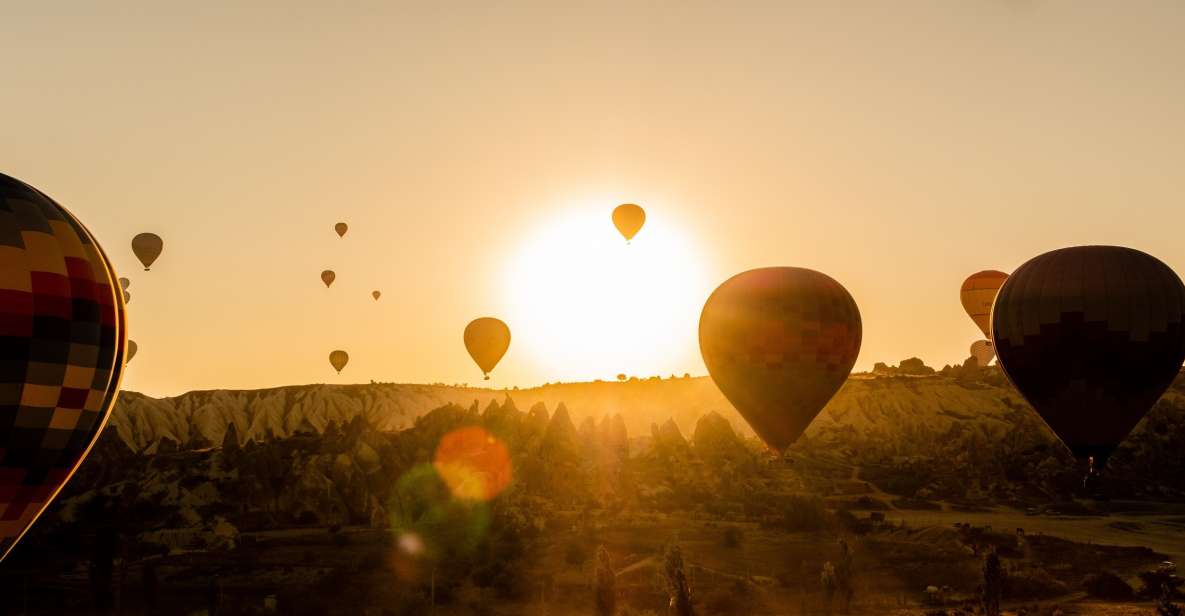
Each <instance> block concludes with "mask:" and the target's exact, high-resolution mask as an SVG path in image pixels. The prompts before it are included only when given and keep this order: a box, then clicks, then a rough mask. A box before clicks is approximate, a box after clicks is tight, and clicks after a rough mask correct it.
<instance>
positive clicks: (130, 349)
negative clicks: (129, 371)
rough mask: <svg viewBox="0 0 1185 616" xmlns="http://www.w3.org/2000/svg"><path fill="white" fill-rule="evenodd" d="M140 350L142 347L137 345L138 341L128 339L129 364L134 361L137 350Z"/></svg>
mask: <svg viewBox="0 0 1185 616" xmlns="http://www.w3.org/2000/svg"><path fill="white" fill-rule="evenodd" d="M139 350H140V347H139V346H137V345H136V341H135V340H130V339H129V340H128V361H127V363H129V364H130V363H132V358H133V357H135V356H136V351H139Z"/></svg>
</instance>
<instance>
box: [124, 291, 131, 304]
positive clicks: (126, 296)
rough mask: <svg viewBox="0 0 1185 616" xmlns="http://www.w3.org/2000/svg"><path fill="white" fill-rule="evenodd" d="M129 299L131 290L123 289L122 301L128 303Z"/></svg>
mask: <svg viewBox="0 0 1185 616" xmlns="http://www.w3.org/2000/svg"><path fill="white" fill-rule="evenodd" d="M131 301H132V292H131V291H124V292H123V303H125V304H128V303H131Z"/></svg>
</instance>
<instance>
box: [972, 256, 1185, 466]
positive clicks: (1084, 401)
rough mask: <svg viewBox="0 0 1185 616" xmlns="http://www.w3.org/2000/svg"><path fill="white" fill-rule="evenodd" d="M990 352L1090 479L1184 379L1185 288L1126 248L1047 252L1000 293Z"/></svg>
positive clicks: (1024, 267)
mask: <svg viewBox="0 0 1185 616" xmlns="http://www.w3.org/2000/svg"><path fill="white" fill-rule="evenodd" d="M992 342H993V343H994V346H995V348H996V357H997V361H998V362H999V364H1000V366H1001V367H1002V368H1003V370H1004V373H1005V374H1006V375H1008V378H1009V380H1011V381H1012V383H1013V385H1015V386H1016V389H1017V390H1019V391H1020V393H1021V394H1022V395H1024V397H1025V399H1026V400H1028V401H1029V404H1031V405H1032V406H1033V408H1034V409H1036V411H1037V413H1039V414H1040V415H1041V418H1042V419H1044V420H1045V423H1046V424H1048V425H1049V427H1050V429H1052V430H1053V432H1054V433H1055V434H1057V436H1058V438H1060V439H1061V440H1062V442H1063V443H1065V444H1066V446H1067V447H1068V448H1069V449H1070V451H1071V452H1072V453H1073V454H1074V455H1075V456H1076V457H1078V458H1079V459H1082V460H1087V461H1092V462H1093V465H1092V466H1093V467H1094V468H1093V469H1092V473H1091V474H1092V475H1093V470H1094V469H1098V470H1101V469H1102V467H1103V465H1104V464H1105V463H1106V461H1107V458H1108V457H1109V456H1110V455H1111V453H1112V452H1113V451H1115V448H1116V447H1117V446H1118V445H1119V443H1120V442H1121V441H1122V440H1123V439H1124V437H1126V436H1127V434H1128V433H1129V432H1131V429H1132V428H1133V427H1135V425H1136V424H1137V423H1139V421H1140V419H1141V418H1142V417H1143V416H1144V413H1146V412H1147V411H1148V409H1149V408H1151V407H1152V405H1153V404H1155V403H1156V401H1157V400H1158V399H1159V398H1160V396H1161V394H1163V393H1164V391H1165V389H1167V388H1168V386H1169V385H1170V384H1171V383H1172V381H1173V379H1174V378H1175V377H1176V376H1177V373H1178V371H1180V369H1181V362H1182V361H1183V360H1185V286H1182V284H1181V279H1180V278H1178V277H1177V274H1176V273H1174V272H1173V270H1172V269H1170V268H1169V267H1168V266H1167V265H1165V264H1164V263H1161V262H1160V261H1159V260H1158V259H1156V258H1155V257H1152V256H1150V255H1147V254H1145V253H1143V252H1140V251H1138V250H1133V249H1131V248H1122V247H1119V246H1077V247H1073V248H1063V249H1061V250H1054V251H1052V252H1047V253H1045V254H1043V255H1039V256H1037V257H1034V258H1032V259H1030V260H1029V261H1028V262H1026V263H1025V264H1024V265H1022V266H1020V267H1019V268H1018V269H1017V270H1016V271H1015V272H1014V273H1013V274H1012V276H1011V277H1009V279H1008V281H1007V282H1005V283H1004V286H1003V287H1001V288H1000V293H999V295H998V296H997V297H996V303H995V308H994V309H993V310H992ZM1091 458H1093V460H1091ZM1088 479H1089V477H1088Z"/></svg>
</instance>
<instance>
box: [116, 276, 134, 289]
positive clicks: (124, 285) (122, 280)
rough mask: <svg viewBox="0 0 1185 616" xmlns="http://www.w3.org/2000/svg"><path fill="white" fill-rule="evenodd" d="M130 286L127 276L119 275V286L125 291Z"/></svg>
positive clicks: (130, 282)
mask: <svg viewBox="0 0 1185 616" xmlns="http://www.w3.org/2000/svg"><path fill="white" fill-rule="evenodd" d="M130 286H132V281H131V280H128V279H127V278H123V277H120V279H119V288H121V289H123V290H124V291H127V290H128V287H130Z"/></svg>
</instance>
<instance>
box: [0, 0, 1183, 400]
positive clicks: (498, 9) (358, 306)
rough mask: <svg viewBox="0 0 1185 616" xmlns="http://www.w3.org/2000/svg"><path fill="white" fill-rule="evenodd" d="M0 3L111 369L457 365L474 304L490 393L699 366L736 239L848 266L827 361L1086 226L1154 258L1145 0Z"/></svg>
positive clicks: (30, 165) (746, 253)
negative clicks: (77, 233)
mask: <svg viewBox="0 0 1185 616" xmlns="http://www.w3.org/2000/svg"><path fill="white" fill-rule="evenodd" d="M25 4H26V5H27V6H23V7H18V8H12V7H6V8H2V9H0V57H3V58H5V63H4V64H5V68H4V77H3V81H2V82H0V112H2V116H0V171H3V172H5V173H8V174H10V175H13V176H15V177H18V178H20V179H23V180H25V181H27V182H29V183H31V184H33V185H34V186H37V187H38V188H40V189H42V190H44V191H45V192H47V193H48V194H50V195H51V196H52V197H54V198H56V199H57V200H59V201H60V202H61V203H63V204H64V205H65V206H67V207H68V208H70V209H72V210H73V211H74V212H75V213H76V214H78V215H79V216H80V217H81V218H82V219H83V221H84V222H85V223H86V224H87V225H88V226H89V227H90V228H91V230H92V231H94V232H95V234H96V235H97V236H98V238H99V240H100V242H101V243H102V244H103V246H104V247H105V248H106V250H107V252H108V253H109V254H110V255H111V256H112V258H113V259H114V261H115V262H116V266H117V268H118V269H119V272H120V274H121V275H126V276H128V277H129V278H131V279H132V286H131V289H130V291H131V293H132V297H133V299H132V302H131V305H130V306H129V318H130V331H131V337H132V338H133V339H134V340H136V341H137V342H138V343H139V347H140V349H139V355H138V356H137V357H136V360H135V361H133V362H132V364H131V366H130V368H129V371H128V375H127V377H126V379H125V387H126V388H129V389H135V390H140V391H145V392H148V393H152V394H174V393H180V392H182V391H186V390H190V389H203V388H222V387H228V388H246V387H264V386H273V385H283V384H293V383H308V382H366V381H367V380H370V379H375V380H382V381H398V382H434V381H441V382H446V383H454V382H469V383H478V382H480V378H481V375H480V372H479V371H478V370H477V368H476V367H474V366H473V364H472V363H471V362H470V360H469V358H468V356H467V355H466V353H465V351H464V348H463V346H462V344H461V332H462V330H463V328H464V326H465V324H466V323H467V322H468V321H469V320H470V319H472V318H474V317H478V316H486V315H491V316H499V317H501V318H503V319H504V320H505V321H506V322H507V323H508V324H509V325H510V327H511V330H512V332H513V333H514V341H513V342H512V344H511V347H510V352H509V353H508V354H507V356H506V357H505V358H504V359H503V360H502V363H501V364H500V365H499V367H498V369H497V370H496V371H495V373H494V375H495V378H494V381H492V382H491V383H492V384H493V385H495V386H498V387H503V386H510V385H523V386H526V385H533V384H538V383H542V382H545V381H554V380H557V379H565V380H574V379H591V378H612V377H613V376H614V375H615V374H616V373H617V372H619V371H624V372H628V373H630V374H639V375H648V374H659V373H661V374H664V375H665V374H669V373H671V372H676V373H683V372H691V373H693V374H703V373H704V368H703V363H702V361H701V360H700V358H699V352H698V348H697V346H696V329H695V326H696V321H697V319H698V314H699V309H700V307H701V306H702V303H703V300H704V299H706V298H707V295H708V293H710V291H711V290H712V289H713V288H714V287H715V286H716V285H717V284H719V283H720V282H722V281H723V280H724V279H726V278H727V277H728V276H730V275H732V274H734V273H737V272H740V271H743V270H746V269H750V268H753V267H760V266H768V265H796V266H803V267H809V268H813V269H818V270H821V271H823V272H826V273H828V274H829V275H831V276H833V277H834V278H836V279H837V280H839V281H840V282H841V283H842V284H844V285H845V286H846V287H847V288H848V290H849V291H850V292H851V293H852V295H853V297H854V298H855V299H856V301H857V303H858V304H859V306H860V310H861V313H862V315H863V320H864V344H863V348H862V351H861V354H860V359H859V362H858V363H857V369H866V368H868V367H870V366H871V365H872V363H873V362H876V361H889V362H896V361H897V360H899V359H901V358H903V357H907V356H911V355H917V356H920V357H922V358H924V359H925V360H926V361H927V362H928V363H930V364H931V365H935V364H937V365H939V366H940V365H942V364H943V363H951V362H956V361H962V359H963V358H964V357H966V356H967V349H968V346H969V345H970V343H971V342H972V341H974V340H976V339H977V337H978V336H977V329H976V327H975V326H974V324H973V323H972V322H971V320H970V319H969V318H967V316H966V315H965V314H964V313H963V311H962V309H961V306H960V304H959V300H958V288H959V284H960V282H961V281H962V280H963V278H964V277H965V276H966V275H967V274H969V273H971V272H974V271H977V270H980V269H987V268H993V269H1003V270H1006V271H1010V270H1012V269H1014V268H1015V267H1016V266H1018V265H1019V264H1020V263H1022V262H1023V261H1024V260H1025V259H1027V258H1029V257H1031V256H1033V255H1035V254H1037V253H1040V252H1043V251H1045V250H1048V249H1052V248H1057V247H1061V246H1066V245H1071V244H1082V243H1111V244H1123V245H1129V246H1133V247H1136V248H1140V249H1142V250H1145V251H1147V252H1149V253H1151V254H1153V255H1156V256H1158V257H1159V258H1161V259H1162V260H1164V261H1165V262H1166V263H1168V264H1169V265H1170V266H1172V267H1174V269H1176V270H1177V271H1178V272H1182V271H1185V243H1183V242H1182V241H1181V238H1182V235H1183V229H1185V205H1183V197H1185V184H1183V182H1182V177H1183V176H1182V169H1185V37H1182V36H1181V32H1183V31H1185V4H1183V3H1181V2H1178V1H1176V0H1165V1H1162V2H1153V1H1147V2H1131V3H1115V2H1101V1H1100V2H1094V1H1083V0H1073V1H1069V0H1067V1H1064V2H1055V1H1040V0H1033V1H1025V0H995V1H988V0H983V1H975V0H967V1H953V2H952V1H950V0H933V1H921V0H919V1H906V2H881V1H869V2H846V3H832V2H818V3H809V4H808V3H792V2H771V3H762V4H747V5H741V4H739V3H696V2H678V3H676V2H653V3H640V2H621V3H612V2H605V3H595V4H594V3H579V4H581V5H585V6H582V7H578V6H577V4H578V3H568V2H539V3H498V5H497V6H494V3H482V2H472V3H448V4H447V5H444V3H414V4H416V5H430V4H442V6H436V7H433V6H412V4H413V3H405V4H403V5H402V6H389V5H390V4H394V3H376V4H375V5H373V6H370V7H365V8H353V9H348V10H347V9H342V8H339V7H330V6H328V5H329V4H340V3H325V4H326V6H324V7H321V8H312V7H306V8H292V7H291V6H290V5H289V3H276V4H275V5H273V6H259V7H258V8H250V9H247V8H239V7H235V6H233V5H234V4H237V3H228V4H226V5H220V4H221V3H205V4H207V5H206V6H195V5H193V3H177V4H178V6H177V7H174V8H162V7H158V6H155V5H156V4H158V3H147V2H146V3H124V4H123V6H122V8H114V7H113V6H108V3H101V4H103V6H81V5H80V6H71V4H69V3H25ZM80 4H81V3H80ZM839 4H842V5H843V8H840V7H838V6H835V5H839ZM625 201H632V202H636V203H639V204H641V205H642V206H643V207H645V208H646V210H647V213H648V216H649V219H648V222H647V227H646V228H645V229H643V231H642V232H641V233H640V234H639V235H638V237H637V238H635V240H634V242H633V244H632V245H630V246H628V247H627V246H624V244H623V243H622V242H621V241H620V238H619V237H617V236H616V235H615V232H614V231H613V229H612V227H611V225H610V222H609V215H610V211H611V210H612V208H613V206H615V205H617V204H618V203H621V202H625ZM339 220H344V221H346V222H348V223H349V224H350V232H349V234H348V235H347V236H346V238H345V239H338V237H337V236H336V235H335V234H334V233H333V229H332V227H333V224H334V223H335V222H337V221H339ZM140 231H152V232H156V233H158V234H160V235H161V236H163V237H164V238H165V252H164V254H163V256H162V257H161V258H160V260H159V261H158V263H157V265H155V266H154V267H153V270H152V271H151V272H143V271H140V270H139V268H138V267H137V264H136V261H135V260H134V258H133V256H132V254H131V249H130V246H129V243H130V240H131V237H132V236H133V235H135V234H136V233H138V232H140ZM327 267H328V268H332V269H335V270H336V271H337V274H338V278H337V282H336V283H335V284H334V286H333V288H332V289H330V290H326V289H325V288H324V287H323V286H322V284H321V282H320V280H319V273H320V271H321V270H322V269H325V268H327ZM375 288H378V289H381V290H382V291H383V297H382V299H381V301H379V302H377V303H376V302H374V301H372V300H371V299H370V297H369V293H370V291H371V290H372V289H375ZM335 348H342V349H346V350H348V351H349V352H350V354H351V363H350V365H349V366H348V367H347V368H346V370H345V371H344V372H343V373H342V374H341V375H340V376H337V375H335V374H334V373H333V371H332V369H331V368H330V367H329V363H328V360H327V355H328V353H329V351H330V350H332V349H335Z"/></svg>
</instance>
